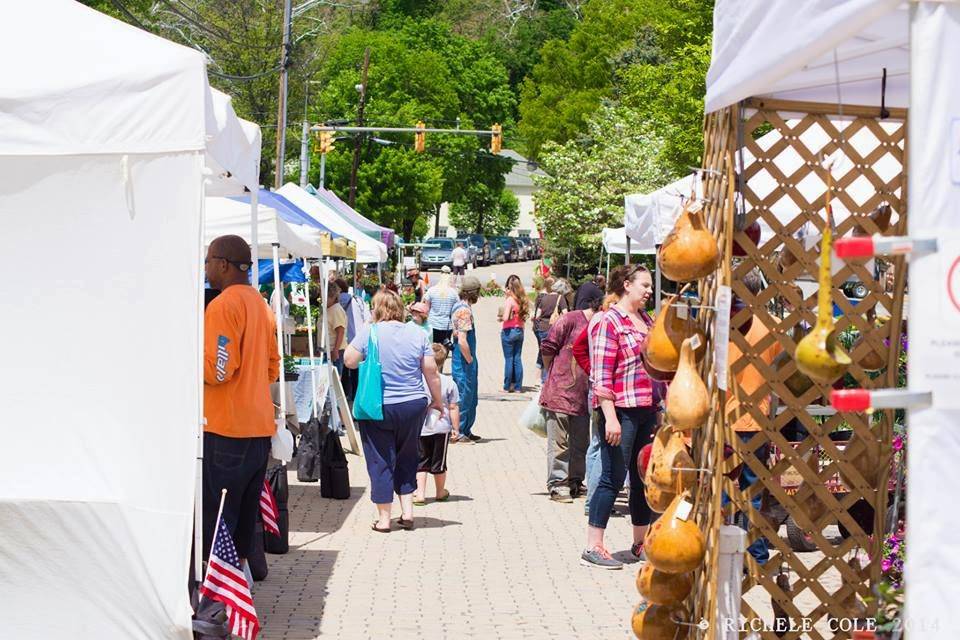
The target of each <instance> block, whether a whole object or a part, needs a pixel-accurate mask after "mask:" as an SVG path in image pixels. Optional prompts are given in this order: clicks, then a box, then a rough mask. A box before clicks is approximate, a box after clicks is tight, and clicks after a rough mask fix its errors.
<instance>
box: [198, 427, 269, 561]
mask: <svg viewBox="0 0 960 640" xmlns="http://www.w3.org/2000/svg"><path fill="white" fill-rule="evenodd" d="M269 457H270V438H269V437H261V438H227V437H226V436H221V435H218V434H216V433H209V432H205V433H204V434H203V559H204V560H206V559H207V558H209V557H210V546H211V544H212V543H213V534H214V528H215V527H216V522H217V511H218V510H219V508H220V493H221V490H222V489H226V490H227V497H226V501H225V502H224V504H223V519H224V522H226V524H227V526H228V527H229V528H230V534H231V535H232V536H233V542H234V544H235V545H236V547H237V553H238V554H239V555H240V557H241V558H246V557H248V554H249V553H250V551H251V548H252V543H253V533H254V527H255V525H256V521H257V512H258V510H259V509H260V492H261V490H262V489H263V478H264V476H265V475H266V472H267V460H268V458H269Z"/></svg>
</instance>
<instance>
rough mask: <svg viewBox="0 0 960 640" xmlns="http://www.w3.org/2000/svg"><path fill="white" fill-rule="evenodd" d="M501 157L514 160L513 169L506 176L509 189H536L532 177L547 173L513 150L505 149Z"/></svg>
mask: <svg viewBox="0 0 960 640" xmlns="http://www.w3.org/2000/svg"><path fill="white" fill-rule="evenodd" d="M500 155H501V156H503V157H505V158H509V159H511V160H513V168H512V169H510V173H508V174H507V175H506V181H507V187H508V188H509V187H534V186H536V185H534V184H533V177H532V176H545V175H547V174H546V173H544V172H543V170H542V169H540V168H539V165H538V164H537V163H536V162H533V161H531V160H529V159H527V158H525V157H523V156H522V155H520V154H519V153H517V152H516V151H514V150H513V149H504V150H503V151H501V152H500Z"/></svg>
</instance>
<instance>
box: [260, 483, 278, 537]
mask: <svg viewBox="0 0 960 640" xmlns="http://www.w3.org/2000/svg"><path fill="white" fill-rule="evenodd" d="M260 519H261V520H263V530H264V531H266V532H268V533H272V534H273V535H275V536H279V535H280V525H278V524H277V520H279V519H280V510H279V509H277V501H276V499H274V497H273V489H271V488H270V482H269V481H268V480H267V479H266V478H264V479H263V489H262V490H261V491H260Z"/></svg>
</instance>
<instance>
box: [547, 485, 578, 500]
mask: <svg viewBox="0 0 960 640" xmlns="http://www.w3.org/2000/svg"><path fill="white" fill-rule="evenodd" d="M550 499H551V500H553V501H554V502H566V503H570V502H573V498H572V497H571V496H570V489H569V488H567V487H553V488H552V489H550Z"/></svg>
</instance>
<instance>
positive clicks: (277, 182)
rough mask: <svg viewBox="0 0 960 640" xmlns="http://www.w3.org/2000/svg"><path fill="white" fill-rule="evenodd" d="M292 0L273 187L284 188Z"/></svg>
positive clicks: (286, 16) (286, 21)
mask: <svg viewBox="0 0 960 640" xmlns="http://www.w3.org/2000/svg"><path fill="white" fill-rule="evenodd" d="M290 21H291V17H290V0H284V3H283V51H282V52H281V53H280V99H279V100H278V105H277V165H276V173H275V175H274V179H273V187H274V188H275V189H279V188H280V187H282V186H283V157H284V155H285V154H286V140H285V138H286V135H287V67H288V66H289V64H290Z"/></svg>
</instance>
